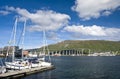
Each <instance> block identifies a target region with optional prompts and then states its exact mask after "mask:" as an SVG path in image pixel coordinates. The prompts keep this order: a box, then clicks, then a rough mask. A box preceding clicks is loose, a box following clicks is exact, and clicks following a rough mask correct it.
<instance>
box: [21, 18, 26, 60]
mask: <svg viewBox="0 0 120 79" xmlns="http://www.w3.org/2000/svg"><path fill="white" fill-rule="evenodd" d="M25 29H26V20H25V22H24V28H23V33H22V59H23V48H24V36H25Z"/></svg>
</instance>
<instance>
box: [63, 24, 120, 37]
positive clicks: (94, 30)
mask: <svg viewBox="0 0 120 79" xmlns="http://www.w3.org/2000/svg"><path fill="white" fill-rule="evenodd" d="M64 31H67V32H72V33H74V34H77V35H85V36H99V37H109V36H117V35H119V34H120V28H106V27H102V26H97V25H93V26H83V25H79V26H76V25H72V26H67V27H65V28H64Z"/></svg>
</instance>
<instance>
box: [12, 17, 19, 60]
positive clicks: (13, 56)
mask: <svg viewBox="0 0 120 79" xmlns="http://www.w3.org/2000/svg"><path fill="white" fill-rule="evenodd" d="M17 21H18V19H17V18H16V20H15V24H14V35H13V55H12V61H14V60H15V43H16V29H17Z"/></svg>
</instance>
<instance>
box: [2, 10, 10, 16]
mask: <svg viewBox="0 0 120 79" xmlns="http://www.w3.org/2000/svg"><path fill="white" fill-rule="evenodd" d="M0 14H2V15H8V14H10V12H9V11H3V10H1V11H0Z"/></svg>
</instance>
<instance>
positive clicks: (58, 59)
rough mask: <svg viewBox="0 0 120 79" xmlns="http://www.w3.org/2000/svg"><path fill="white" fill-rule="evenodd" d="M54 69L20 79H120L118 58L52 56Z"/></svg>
mask: <svg viewBox="0 0 120 79" xmlns="http://www.w3.org/2000/svg"><path fill="white" fill-rule="evenodd" d="M51 59H52V63H53V64H54V65H55V67H56V69H54V70H49V71H45V72H42V73H37V74H32V75H29V76H26V77H22V78H21V79H120V56H106V57H104V56H96V57H93V56H91V57H90V56H54V57H51Z"/></svg>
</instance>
